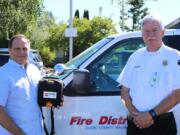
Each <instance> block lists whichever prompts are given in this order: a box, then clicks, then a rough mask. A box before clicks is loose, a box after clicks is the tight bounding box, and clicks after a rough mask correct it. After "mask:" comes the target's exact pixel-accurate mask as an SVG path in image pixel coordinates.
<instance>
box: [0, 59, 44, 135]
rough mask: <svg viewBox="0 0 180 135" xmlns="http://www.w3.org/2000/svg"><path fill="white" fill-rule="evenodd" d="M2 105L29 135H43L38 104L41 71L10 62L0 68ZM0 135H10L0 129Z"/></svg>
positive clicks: (0, 101) (0, 103)
mask: <svg viewBox="0 0 180 135" xmlns="http://www.w3.org/2000/svg"><path fill="white" fill-rule="evenodd" d="M0 76H1V77H0V95H1V98H0V105H1V106H4V107H5V109H6V111H7V113H8V114H9V116H10V117H11V118H12V119H13V121H14V122H15V123H16V124H17V125H18V126H19V127H20V128H21V129H22V130H23V131H24V132H25V133H26V134H27V135H42V132H43V128H42V123H41V113H40V109H39V106H38V104H37V84H38V82H39V80H40V79H41V74H40V72H39V70H38V69H37V68H36V67H35V66H34V65H32V64H28V65H27V67H26V68H24V67H23V66H21V65H19V64H17V63H16V62H15V61H13V60H11V59H10V60H9V62H8V63H7V64H5V65H4V66H3V67H1V68H0ZM0 135H9V133H8V132H7V131H6V130H5V129H4V128H2V127H0Z"/></svg>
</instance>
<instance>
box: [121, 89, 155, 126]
mask: <svg viewBox="0 0 180 135" xmlns="http://www.w3.org/2000/svg"><path fill="white" fill-rule="evenodd" d="M121 98H122V99H123V100H124V101H125V105H126V107H127V109H128V111H129V113H130V117H132V118H133V119H132V120H133V122H134V124H135V125H136V126H137V127H138V128H145V127H149V126H150V125H152V124H153V123H154V121H153V119H152V117H151V115H150V114H149V113H148V112H139V111H138V110H137V109H136V107H135V106H134V105H133V104H132V99H131V97H130V95H129V89H128V88H127V87H124V86H122V89H121Z"/></svg>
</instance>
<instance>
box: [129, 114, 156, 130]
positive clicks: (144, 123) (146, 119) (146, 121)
mask: <svg viewBox="0 0 180 135" xmlns="http://www.w3.org/2000/svg"><path fill="white" fill-rule="evenodd" d="M132 116H133V122H134V124H135V125H136V126H137V127H138V128H140V129H143V128H147V127H150V126H151V125H152V124H154V120H153V118H152V116H151V115H150V114H149V112H133V113H132Z"/></svg>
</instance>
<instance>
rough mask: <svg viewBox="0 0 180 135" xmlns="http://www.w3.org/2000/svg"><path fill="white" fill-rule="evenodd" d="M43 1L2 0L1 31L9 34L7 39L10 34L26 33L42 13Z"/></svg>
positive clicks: (0, 12) (0, 6)
mask: <svg viewBox="0 0 180 135" xmlns="http://www.w3.org/2000/svg"><path fill="white" fill-rule="evenodd" d="M42 2H43V1H42V0H1V1H0V33H1V34H2V35H5V36H7V37H6V38H7V39H8V38H9V35H10V34H11V35H14V34H16V33H26V31H27V30H28V28H29V26H31V25H32V24H33V23H34V22H35V21H36V19H37V17H38V16H39V15H40V13H41V9H42ZM5 36H4V37H5Z"/></svg>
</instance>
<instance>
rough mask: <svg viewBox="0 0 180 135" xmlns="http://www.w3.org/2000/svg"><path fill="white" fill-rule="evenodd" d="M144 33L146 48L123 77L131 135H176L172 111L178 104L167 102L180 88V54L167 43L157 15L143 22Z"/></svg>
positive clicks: (145, 18) (122, 74) (121, 82)
mask: <svg viewBox="0 0 180 135" xmlns="http://www.w3.org/2000/svg"><path fill="white" fill-rule="evenodd" d="M141 32H142V37H143V40H144V43H145V45H146V46H145V47H144V48H141V49H139V50H137V51H136V52H135V53H133V54H132V55H131V56H130V58H129V60H128V62H127V64H126V66H125V67H124V69H123V71H122V73H121V74H120V77H119V81H120V84H121V85H122V89H121V98H122V99H123V100H124V101H125V105H126V107H127V109H128V111H129V116H128V128H127V135H176V134H177V128H176V122H175V118H174V115H173V113H172V110H169V111H168V109H169V108H170V107H171V106H172V105H175V104H177V103H174V104H173V103H169V107H167V108H166V107H164V106H165V104H164V103H166V100H167V97H168V96H169V95H170V94H172V93H173V91H175V90H178V89H180V76H179V75H180V66H179V65H178V61H179V59H180V52H178V51H177V50H175V49H172V48H170V47H167V46H166V45H164V44H163V41H162V38H163V36H164V32H165V29H164V27H163V25H162V22H161V20H160V19H159V18H157V17H156V16H152V15H148V16H145V17H144V18H143V19H142V21H141ZM168 101H169V99H168ZM170 101H171V100H170ZM171 102H173V101H171Z"/></svg>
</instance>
